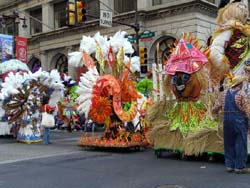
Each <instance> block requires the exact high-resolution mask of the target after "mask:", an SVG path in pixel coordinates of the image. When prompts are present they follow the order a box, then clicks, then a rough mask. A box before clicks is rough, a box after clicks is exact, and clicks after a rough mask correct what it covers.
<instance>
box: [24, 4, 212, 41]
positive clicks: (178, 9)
mask: <svg viewBox="0 0 250 188" xmlns="http://www.w3.org/2000/svg"><path fill="white" fill-rule="evenodd" d="M197 12H198V13H202V14H205V15H207V16H209V17H213V18H215V17H216V14H217V7H216V6H215V5H214V4H211V3H209V2H205V1H203V0H193V1H191V2H190V1H189V2H187V3H183V4H179V5H174V6H170V7H163V8H159V9H155V10H148V11H142V10H140V11H138V17H139V19H138V20H139V21H144V20H147V21H148V20H154V19H162V18H166V17H170V16H175V15H181V14H186V13H197ZM113 20H115V21H120V22H125V23H129V24H134V11H131V12H128V13H124V14H120V15H118V16H114V18H113ZM114 25H116V24H114ZM97 30H100V26H99V20H92V21H88V22H86V23H85V24H83V25H81V26H77V27H67V26H66V27H64V28H60V29H58V30H54V31H50V32H46V33H41V34H37V35H35V36H32V37H31V38H29V44H30V45H32V44H35V43H37V42H41V41H48V40H52V39H55V38H63V37H66V36H70V35H72V34H73V33H74V35H75V34H81V33H89V32H91V31H97Z"/></svg>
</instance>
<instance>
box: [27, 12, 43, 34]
mask: <svg viewBox="0 0 250 188" xmlns="http://www.w3.org/2000/svg"><path fill="white" fill-rule="evenodd" d="M30 16H31V18H30V33H31V35H33V34H36V33H41V32H42V24H41V22H42V8H39V9H36V10H32V11H30Z"/></svg>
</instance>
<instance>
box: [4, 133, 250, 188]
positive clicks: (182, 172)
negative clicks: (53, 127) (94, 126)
mask: <svg viewBox="0 0 250 188" xmlns="http://www.w3.org/2000/svg"><path fill="white" fill-rule="evenodd" d="M81 134H83V133H82V132H73V133H67V132H63V131H60V132H59V131H53V132H52V139H51V140H52V144H51V145H47V146H45V145H42V144H22V143H16V142H15V141H13V140H12V139H11V138H5V137H1V138H0V188H24V187H25V188H45V187H46V188H250V178H249V175H237V174H234V173H232V174H229V173H227V172H225V168H224V164H223V160H221V159H220V158H219V159H217V160H216V161H214V162H207V160H205V159H201V158H200V159H195V158H192V159H189V160H180V159H178V158H177V156H176V155H174V154H166V155H165V156H164V157H163V158H160V159H158V158H156V156H155V155H154V154H153V151H152V150H151V149H147V150H145V151H140V152H124V151H123V152H111V151H106V152H101V151H86V150H84V149H83V148H81V147H78V146H77V144H76V141H77V139H78V138H79V135H81ZM248 165H249V164H248Z"/></svg>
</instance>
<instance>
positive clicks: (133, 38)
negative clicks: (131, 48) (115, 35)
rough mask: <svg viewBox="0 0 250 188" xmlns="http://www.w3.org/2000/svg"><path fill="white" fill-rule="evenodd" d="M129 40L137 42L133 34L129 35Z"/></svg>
mask: <svg viewBox="0 0 250 188" xmlns="http://www.w3.org/2000/svg"><path fill="white" fill-rule="evenodd" d="M128 41H129V42H130V43H135V37H134V36H132V35H128Z"/></svg>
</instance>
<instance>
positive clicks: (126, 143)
mask: <svg viewBox="0 0 250 188" xmlns="http://www.w3.org/2000/svg"><path fill="white" fill-rule="evenodd" d="M125 34H126V33H125V32H121V31H119V32H117V33H116V34H115V35H114V36H113V37H110V38H108V37H107V36H101V35H100V33H96V34H95V35H94V37H89V36H83V38H82V41H81V45H80V52H73V53H71V54H69V57H70V58H69V64H71V65H73V66H75V67H79V66H86V67H87V68H88V71H87V72H86V73H83V74H82V76H81V77H80V82H79V87H78V90H77V93H78V94H79V97H78V98H77V99H76V101H77V103H78V105H79V106H78V107H77V110H78V112H79V113H80V114H84V115H85V118H88V119H91V120H92V121H94V122H96V123H99V124H105V126H106V129H105V131H104V133H103V134H102V136H100V137H98V136H95V135H94V133H92V134H91V135H89V136H88V135H87V134H85V135H82V136H81V137H80V140H79V145H80V146H82V147H85V148H94V149H95V148H136V149H139V148H140V147H144V146H146V145H147V144H148V143H147V139H146V137H145V134H144V127H143V126H139V127H138V129H137V130H136V129H134V126H135V125H132V127H133V128H132V130H131V129H129V128H128V124H130V123H131V122H132V121H133V120H134V119H135V117H136V115H137V113H139V112H140V111H138V109H140V107H141V106H139V105H138V101H139V100H140V99H142V98H143V95H142V94H139V93H138V92H137V90H136V87H135V78H136V77H135V71H139V70H140V63H139V58H138V57H132V58H129V57H127V56H126V55H125V54H132V53H133V52H134V50H133V48H132V45H131V44H130V43H129V42H128V40H127V38H125ZM91 55H92V56H94V57H95V60H94V59H93V58H92V57H91ZM97 66H98V70H97ZM145 100H146V98H145ZM126 125H127V126H126Z"/></svg>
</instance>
